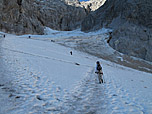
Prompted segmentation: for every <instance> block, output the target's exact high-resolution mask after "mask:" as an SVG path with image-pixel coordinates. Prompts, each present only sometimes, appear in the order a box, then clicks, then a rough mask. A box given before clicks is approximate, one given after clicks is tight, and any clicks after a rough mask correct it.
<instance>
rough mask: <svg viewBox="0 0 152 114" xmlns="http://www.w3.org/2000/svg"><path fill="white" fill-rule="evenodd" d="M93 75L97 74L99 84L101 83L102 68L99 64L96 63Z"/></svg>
mask: <svg viewBox="0 0 152 114" xmlns="http://www.w3.org/2000/svg"><path fill="white" fill-rule="evenodd" d="M95 73H97V74H98V79H99V84H101V83H103V72H102V67H101V65H100V62H99V61H97V62H96V71H95Z"/></svg>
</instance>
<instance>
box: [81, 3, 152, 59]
mask: <svg viewBox="0 0 152 114" xmlns="http://www.w3.org/2000/svg"><path fill="white" fill-rule="evenodd" d="M151 7H152V1H151V0H121V1H120V0H107V1H106V3H105V4H104V5H103V6H102V7H100V8H99V9H98V10H97V11H95V12H92V13H90V14H89V15H88V17H86V18H85V19H84V21H83V22H82V26H81V27H82V28H81V29H82V31H90V30H97V29H100V28H102V27H108V28H112V29H113V33H112V34H111V36H110V39H111V40H110V45H111V46H112V47H113V48H114V49H116V50H118V51H120V52H122V53H125V54H127V55H131V56H135V57H139V58H142V59H144V60H148V61H152V56H151V55H152V50H151V46H152V21H151V19H152V9H151Z"/></svg>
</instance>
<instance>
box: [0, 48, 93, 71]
mask: <svg viewBox="0 0 152 114" xmlns="http://www.w3.org/2000/svg"><path fill="white" fill-rule="evenodd" d="M1 48H3V49H5V50H8V51H12V52H16V53H21V54H25V55H30V56H35V57H40V58H45V59H51V60H56V61H60V62H64V63H69V64H75V65H78V66H80V65H81V66H84V67H91V68H92V66H89V65H86V64H79V63H77V62H72V61H66V60H62V59H57V58H53V57H48V56H42V55H37V54H32V53H28V52H23V51H18V50H13V49H8V48H5V47H1Z"/></svg>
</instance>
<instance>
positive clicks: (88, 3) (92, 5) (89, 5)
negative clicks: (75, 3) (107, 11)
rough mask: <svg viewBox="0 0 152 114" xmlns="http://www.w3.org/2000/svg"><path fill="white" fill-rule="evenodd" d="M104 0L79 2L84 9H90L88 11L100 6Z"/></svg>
mask: <svg viewBox="0 0 152 114" xmlns="http://www.w3.org/2000/svg"><path fill="white" fill-rule="evenodd" d="M105 1H106V0H89V1H82V2H81V3H80V4H81V5H82V6H84V7H85V8H86V9H88V8H89V9H90V11H95V10H97V9H98V8H99V7H101V6H102V5H103V4H104V3H105Z"/></svg>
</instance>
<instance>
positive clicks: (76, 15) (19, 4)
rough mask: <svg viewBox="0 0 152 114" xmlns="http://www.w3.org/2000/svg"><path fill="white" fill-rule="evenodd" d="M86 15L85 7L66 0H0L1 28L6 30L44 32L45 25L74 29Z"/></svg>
mask: <svg viewBox="0 0 152 114" xmlns="http://www.w3.org/2000/svg"><path fill="white" fill-rule="evenodd" d="M69 1H70V0H69ZM71 2H72V1H71ZM73 2H74V3H75V4H76V2H78V1H77V0H73ZM85 16H86V11H85V9H84V8H82V7H80V6H72V5H68V4H66V2H65V0H45V1H44V0H11V1H10V0H0V30H1V31H4V32H10V33H16V34H43V30H44V28H43V27H44V26H47V27H50V28H52V29H56V30H73V29H76V28H77V27H80V23H81V21H82V19H83V18H84V17H85Z"/></svg>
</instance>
